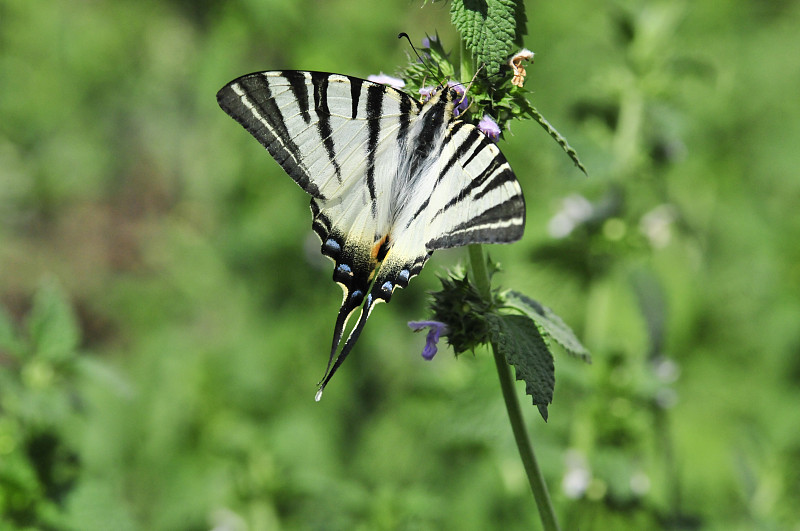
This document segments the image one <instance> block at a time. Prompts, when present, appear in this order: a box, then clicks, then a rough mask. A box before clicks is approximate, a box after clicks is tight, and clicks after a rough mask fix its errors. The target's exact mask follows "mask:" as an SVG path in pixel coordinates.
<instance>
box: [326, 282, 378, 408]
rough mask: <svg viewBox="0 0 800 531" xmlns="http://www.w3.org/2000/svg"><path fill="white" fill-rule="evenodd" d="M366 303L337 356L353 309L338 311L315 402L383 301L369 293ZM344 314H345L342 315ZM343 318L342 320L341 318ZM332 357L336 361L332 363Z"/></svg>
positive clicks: (344, 308) (343, 307)
mask: <svg viewBox="0 0 800 531" xmlns="http://www.w3.org/2000/svg"><path fill="white" fill-rule="evenodd" d="M366 299H367V300H366V302H365V303H364V306H363V307H362V309H361V313H360V315H359V316H358V322H357V323H356V325H355V326H354V327H353V330H352V331H351V332H350V335H349V336H347V340H346V341H345V342H344V346H343V347H342V350H341V352H339V355H338V356H335V355H336V350H337V348H338V346H339V343H340V342H341V337H342V332H343V330H344V327H345V325H346V324H347V321H348V320H349V318H350V315H351V314H352V313H353V311H354V310H355V309H352V310H349V311H347V309H346V307H345V306H344V305H343V306H342V309H341V310H340V311H339V318H338V319H337V320H336V329H335V331H334V336H333V347H332V349H331V356H330V358H329V359H328V368H327V369H325V376H324V377H323V378H322V381H321V382H320V383H319V390H318V391H317V396H316V397H315V398H316V400H317V401H319V399H320V398H322V391H323V390H325V386H326V385H328V382H329V381H330V380H331V378H333V375H334V374H335V373H336V371H337V370H338V369H339V367H340V366H341V364H342V363H344V360H345V358H347V355H348V354H350V351H351V350H352V349H353V346H355V344H356V341H358V338H359V337H360V336H361V331H362V330H364V325H365V324H367V319H369V316H370V314H371V313H372V309H373V308H374V307H375V304H377V303H379V302H383V299H381V298H376V297H374V296H373V295H372V293H370V294H369V295H367V297H366ZM345 302H346V301H345ZM344 312H346V313H344ZM343 315H344V316H345V317H344V318H343V317H342V316H343ZM334 356H335V358H336V361H334Z"/></svg>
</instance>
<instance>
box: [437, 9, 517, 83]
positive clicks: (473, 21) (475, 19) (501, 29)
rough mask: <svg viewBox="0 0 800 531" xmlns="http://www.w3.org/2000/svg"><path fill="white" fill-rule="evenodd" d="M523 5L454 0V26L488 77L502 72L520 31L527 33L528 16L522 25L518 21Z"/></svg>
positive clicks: (451, 12) (452, 12)
mask: <svg viewBox="0 0 800 531" xmlns="http://www.w3.org/2000/svg"><path fill="white" fill-rule="evenodd" d="M520 3H521V2H517V1H516V0H454V1H453V4H452V6H451V8H450V18H451V20H452V22H453V25H454V26H455V27H456V29H457V30H458V32H459V33H460V34H461V37H462V38H463V39H464V43H465V44H466V46H467V49H468V50H469V51H470V52H471V53H472V55H473V57H474V58H475V59H476V60H477V61H478V64H483V65H485V67H486V74H487V75H488V76H494V75H497V74H498V73H499V72H500V67H501V66H502V65H503V64H504V63H505V61H506V60H507V59H508V56H509V55H510V54H511V51H512V48H513V47H514V44H515V43H516V41H517V40H518V37H519V35H517V30H518V28H521V29H523V30H524V27H525V21H524V16H523V17H521V18H522V22H521V26H520V25H519V23H518V20H517V17H518V12H519V11H520V9H521V8H520V7H519V5H518V4H520ZM523 15H524V13H523Z"/></svg>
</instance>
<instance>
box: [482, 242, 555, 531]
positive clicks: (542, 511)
mask: <svg viewBox="0 0 800 531" xmlns="http://www.w3.org/2000/svg"><path fill="white" fill-rule="evenodd" d="M469 261H470V269H471V271H472V281H473V282H474V283H475V287H476V288H478V291H479V292H480V293H481V295H483V296H484V297H491V293H492V288H491V280H490V279H489V272H488V270H487V269H486V259H485V258H484V256H483V248H482V247H481V246H480V245H470V246H469ZM492 353H493V354H494V363H495V365H496V366H497V375H498V376H499V378H500V389H501V390H502V391H503V400H505V403H506V410H507V411H508V419H509V421H510V422H511V430H512V431H513V432H514V440H515V441H516V443H517V449H518V450H519V456H520V457H521V458H522V465H523V466H524V467H525V474H526V475H527V476H528V483H530V486H531V491H532V492H533V497H534V499H535V500H536V505H537V507H538V508H539V518H540V519H541V520H542V527H543V528H544V529H545V531H559V530H560V529H561V528H560V527H559V526H558V521H557V520H556V513H555V511H554V510H553V504H552V502H551V501H550V493H549V492H548V490H547V484H546V483H545V482H544V476H542V471H541V469H539V464H538V463H537V462H536V456H535V455H534V454H533V447H532V446H531V441H530V439H529V438H528V433H527V432H526V431H525V422H524V421H523V418H522V410H521V409H520V407H519V400H517V394H516V391H515V390H514V379H513V377H512V376H511V368H510V367H509V366H508V363H506V360H505V358H504V357H503V356H502V355H501V354H499V353H498V352H497V349H496V348H494V345H492Z"/></svg>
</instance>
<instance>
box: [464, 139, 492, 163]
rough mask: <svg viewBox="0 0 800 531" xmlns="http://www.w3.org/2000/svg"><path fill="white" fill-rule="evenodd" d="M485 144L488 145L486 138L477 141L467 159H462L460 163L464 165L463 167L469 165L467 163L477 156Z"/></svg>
mask: <svg viewBox="0 0 800 531" xmlns="http://www.w3.org/2000/svg"><path fill="white" fill-rule="evenodd" d="M487 146H489V141H488V140H486V141H484V142H481V143H479V144H478V145H477V146H476V147H475V151H473V152H472V153H471V154H470V156H469V157H468V158H467V160H465V161H464V163H463V164H462V166H464V167H465V168H466V167H467V166H469V163H470V162H472V159H474V158H475V157H477V156H478V154H479V153H480V152H481V151H483V150H484V148H486V147H487Z"/></svg>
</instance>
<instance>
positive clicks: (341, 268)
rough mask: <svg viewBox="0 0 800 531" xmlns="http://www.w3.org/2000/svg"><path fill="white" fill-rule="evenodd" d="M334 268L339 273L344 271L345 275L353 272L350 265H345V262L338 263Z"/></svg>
mask: <svg viewBox="0 0 800 531" xmlns="http://www.w3.org/2000/svg"><path fill="white" fill-rule="evenodd" d="M336 270H337V271H338V272H340V273H344V274H346V275H352V274H353V270H352V269H350V266H349V265H347V264H339V265H338V266H337V267H336Z"/></svg>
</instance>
